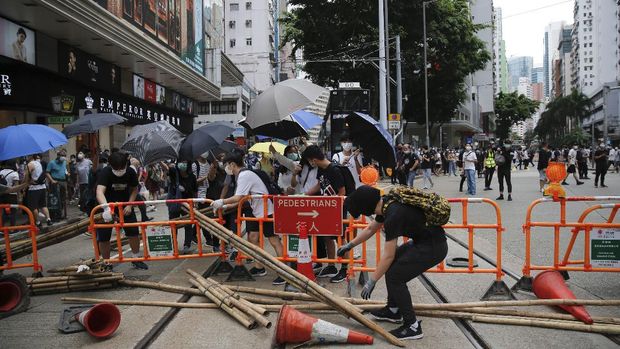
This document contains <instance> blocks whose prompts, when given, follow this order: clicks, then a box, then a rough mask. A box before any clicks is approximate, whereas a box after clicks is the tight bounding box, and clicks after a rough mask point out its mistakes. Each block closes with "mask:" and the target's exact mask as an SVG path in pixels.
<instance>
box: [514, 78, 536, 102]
mask: <svg viewBox="0 0 620 349" xmlns="http://www.w3.org/2000/svg"><path fill="white" fill-rule="evenodd" d="M517 93H518V94H520V95H524V96H525V97H527V98H529V99H532V97H533V94H532V82H531V81H530V79H529V78H525V77H520V78H519V85H517Z"/></svg>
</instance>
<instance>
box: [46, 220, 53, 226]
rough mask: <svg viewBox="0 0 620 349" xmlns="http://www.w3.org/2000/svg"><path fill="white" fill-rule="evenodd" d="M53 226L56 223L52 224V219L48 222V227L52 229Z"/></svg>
mask: <svg viewBox="0 0 620 349" xmlns="http://www.w3.org/2000/svg"><path fill="white" fill-rule="evenodd" d="M53 224H54V223H52V220H51V219H48V220H47V226H48V227H51V226H52V225H53Z"/></svg>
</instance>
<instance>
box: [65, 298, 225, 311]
mask: <svg viewBox="0 0 620 349" xmlns="http://www.w3.org/2000/svg"><path fill="white" fill-rule="evenodd" d="M61 300H62V301H63V302H65V303H91V304H96V303H112V304H116V305H139V306H148V307H171V308H195V309H219V306H218V305H217V304H214V303H179V302H162V301H130V300H120V299H100V298H79V297H63V298H61Z"/></svg>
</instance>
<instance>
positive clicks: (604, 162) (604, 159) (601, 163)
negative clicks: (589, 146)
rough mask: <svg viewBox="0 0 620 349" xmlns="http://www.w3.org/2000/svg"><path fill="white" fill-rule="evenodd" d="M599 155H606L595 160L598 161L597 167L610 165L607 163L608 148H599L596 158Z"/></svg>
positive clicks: (595, 154)
mask: <svg viewBox="0 0 620 349" xmlns="http://www.w3.org/2000/svg"><path fill="white" fill-rule="evenodd" d="M599 155H605V156H602V157H600V158H599V159H596V160H594V161H595V162H596V167H605V166H609V164H608V163H607V157H608V155H607V150H602V149H597V150H596V151H595V152H594V157H595V158H596V157H597V156H599Z"/></svg>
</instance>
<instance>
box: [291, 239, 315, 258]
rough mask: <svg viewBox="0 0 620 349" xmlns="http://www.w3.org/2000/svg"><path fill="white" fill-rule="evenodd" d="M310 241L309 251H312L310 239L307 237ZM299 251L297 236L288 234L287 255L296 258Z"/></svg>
mask: <svg viewBox="0 0 620 349" xmlns="http://www.w3.org/2000/svg"><path fill="white" fill-rule="evenodd" d="M308 240H309V241H308V242H309V243H310V252H312V239H308ZM298 251H299V236H297V235H288V256H289V257H293V258H297V256H298V253H297V252H298Z"/></svg>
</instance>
